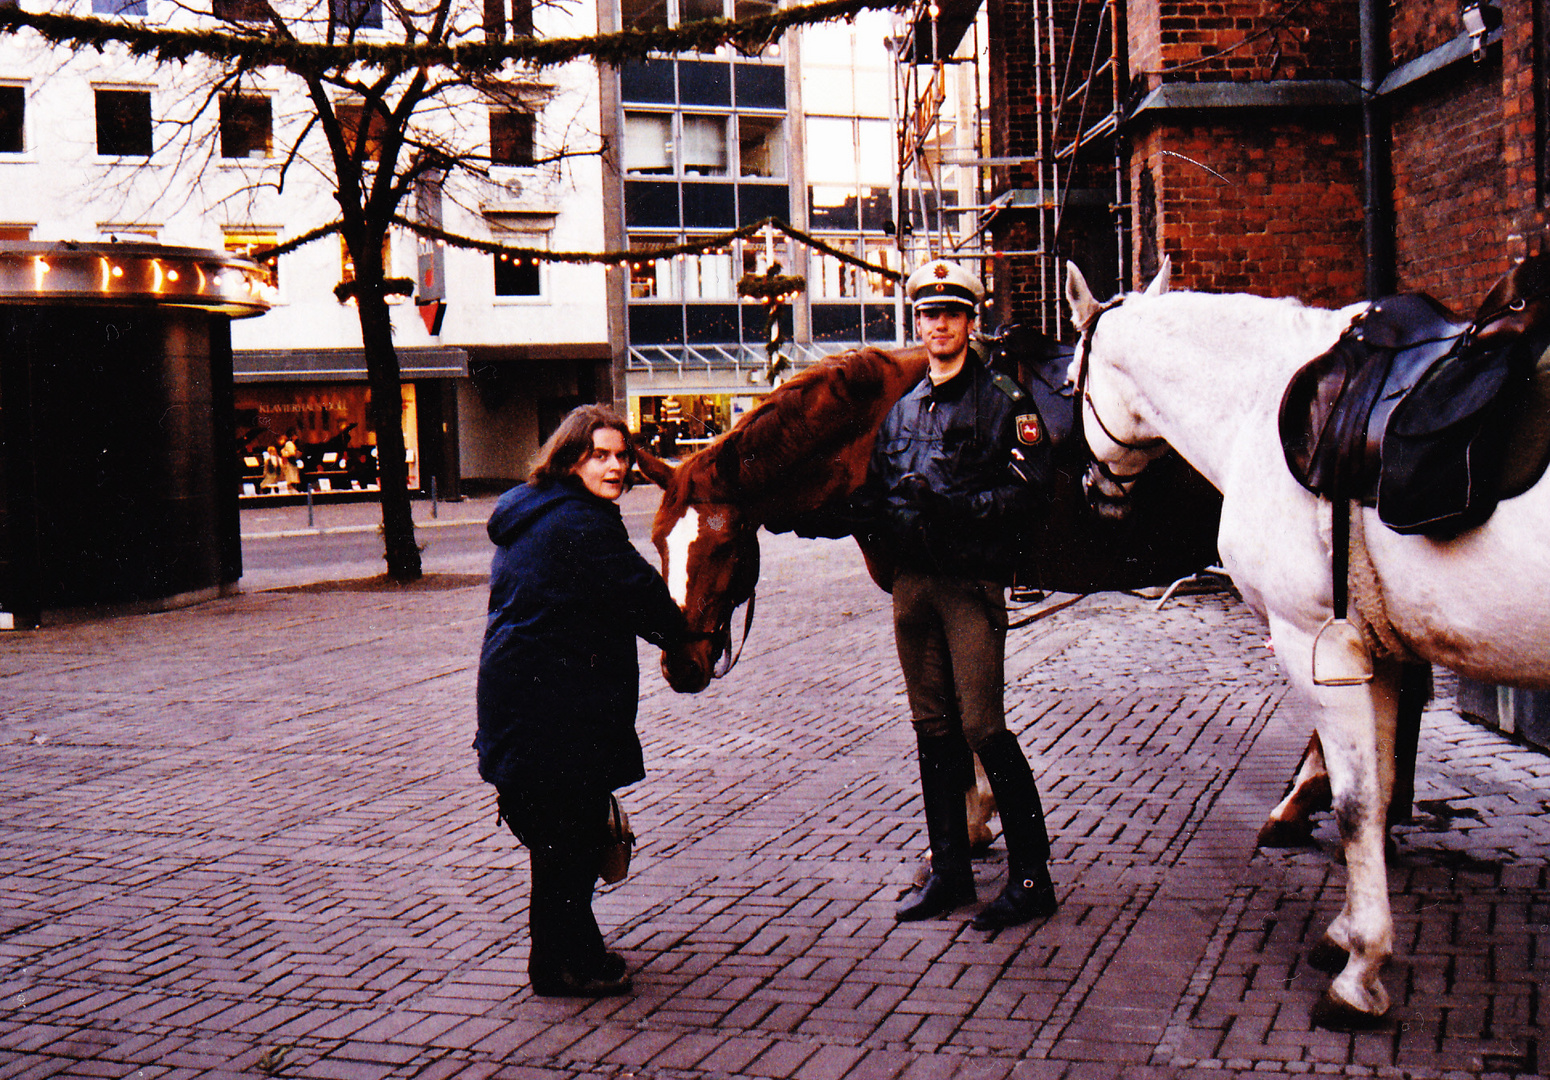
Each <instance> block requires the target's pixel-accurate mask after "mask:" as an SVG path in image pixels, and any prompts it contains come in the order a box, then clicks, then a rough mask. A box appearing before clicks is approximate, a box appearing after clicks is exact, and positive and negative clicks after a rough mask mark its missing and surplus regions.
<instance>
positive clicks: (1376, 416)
mask: <svg viewBox="0 0 1550 1080" xmlns="http://www.w3.org/2000/svg"><path fill="white" fill-rule="evenodd" d="M1547 298H1550V256H1543V255H1541V256H1535V257H1533V258H1531V259H1527V260H1525V261H1524V262H1522V263H1520V264H1519V265H1518V266H1517V267H1516V268H1514V270H1513V271H1512V272H1511V273H1509V274H1508V275H1507V276H1506V277H1505V278H1503V279H1502V281H1501V282H1500V283H1498V284H1497V286H1496V287H1495V288H1494V289H1492V290H1491V293H1490V294H1489V295H1488V296H1487V297H1486V300H1485V301H1484V302H1483V303H1482V304H1481V307H1480V311H1479V313H1478V314H1477V315H1476V317H1475V319H1474V320H1473V321H1472V322H1467V323H1466V322H1463V321H1461V320H1459V319H1458V318H1456V317H1455V316H1454V315H1453V314H1452V313H1450V312H1449V311H1448V310H1447V309H1446V308H1445V307H1443V306H1442V305H1441V304H1439V303H1438V302H1437V301H1435V300H1433V299H1432V298H1431V297H1430V296H1427V295H1425V294H1424V293H1408V294H1404V295H1400V296H1391V297H1387V298H1385V299H1383V300H1379V301H1377V302H1375V303H1374V304H1372V306H1371V307H1369V308H1368V309H1367V310H1366V311H1364V312H1362V313H1361V314H1360V315H1358V316H1357V317H1356V318H1355V319H1353V320H1352V322H1351V325H1350V326H1349V327H1347V329H1346V330H1345V332H1344V333H1343V334H1341V336H1340V340H1339V341H1337V342H1336V343H1335V345H1334V346H1333V347H1332V348H1331V349H1330V350H1329V351H1328V352H1326V353H1324V354H1323V355H1322V356H1320V357H1318V358H1316V359H1314V360H1313V361H1311V362H1310V363H1308V364H1307V365H1305V366H1304V367H1303V368H1302V369H1301V370H1299V371H1298V372H1297V374H1296V375H1294V376H1293V377H1292V380H1291V382H1290V383H1289V384H1288V385H1287V388H1286V391H1285V393H1284V394H1283V395H1282V399H1281V409H1280V416H1279V424H1280V435H1281V446H1282V450H1283V452H1284V453H1285V456H1286V463H1287V466H1288V467H1289V468H1290V469H1291V471H1292V475H1294V476H1295V477H1296V478H1297V480H1298V482H1299V483H1301V484H1302V485H1303V487H1305V488H1307V489H1308V490H1309V491H1312V492H1314V493H1315V494H1318V495H1322V496H1325V497H1327V498H1329V499H1331V500H1337V501H1350V500H1355V501H1359V502H1361V503H1362V504H1363V505H1366V506H1375V507H1377V509H1378V516H1379V518H1380V519H1381V520H1382V521H1383V523H1384V524H1385V525H1387V526H1388V527H1389V528H1391V529H1394V530H1395V531H1396V532H1401V533H1422V534H1425V535H1428V536H1439V537H1445V536H1452V535H1455V534H1457V533H1459V532H1462V531H1463V530H1465V529H1469V528H1472V527H1474V526H1476V525H1479V524H1480V523H1482V522H1483V521H1485V520H1486V519H1487V518H1489V517H1490V515H1491V513H1492V511H1494V510H1495V508H1496V504H1497V503H1498V502H1499V501H1500V500H1501V499H1504V498H1510V497H1512V496H1513V495H1517V494H1521V493H1522V492H1523V491H1526V490H1527V489H1528V488H1529V487H1532V486H1533V484H1534V483H1535V482H1537V481H1538V479H1539V477H1540V476H1541V475H1542V474H1543V472H1544V470H1545V465H1546V462H1547V460H1550V372H1547V373H1546V374H1545V375H1543V376H1541V375H1540V374H1539V371H1538V369H1539V368H1540V366H1541V361H1544V362H1545V364H1544V366H1546V367H1550V356H1547V355H1546V347H1547V346H1550V318H1547V317H1546V316H1550V299H1547ZM1541 384H1543V385H1541ZM1536 401H1537V402H1538V404H1537V405H1536V404H1535V402H1536Z"/></svg>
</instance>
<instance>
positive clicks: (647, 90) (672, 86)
mask: <svg viewBox="0 0 1550 1080" xmlns="http://www.w3.org/2000/svg"><path fill="white" fill-rule="evenodd" d="M773 6H774V5H773V4H771V3H744V2H742V0H622V3H621V11H620V15H621V24H622V25H623V26H625V27H640V28H643V29H649V28H652V27H659V26H672V25H677V24H679V23H681V22H688V21H692V20H695V19H704V18H713V17H721V16H734V15H735V16H747V15H751V14H757V13H759V12H761V11H768V10H771V9H772V8H773ZM619 85H620V99H621V107H622V112H623V117H622V121H623V123H622V125H621V128H620V130H621V131H622V132H623V147H622V153H621V163H622V168H623V172H624V218H625V227H626V229H627V230H628V234H629V245H630V250H631V251H632V252H636V253H638V258H637V259H636V260H635V261H633V262H632V263H631V266H630V288H629V299H628V311H629V329H628V332H629V341H630V344H631V346H633V347H636V348H638V349H639V348H645V347H668V348H680V347H682V346H685V345H688V346H709V345H722V346H733V347H736V346H740V345H741V344H742V343H744V342H748V343H751V344H752V345H753V346H755V347H762V343H763V330H764V312H763V309H762V307H760V306H759V305H758V304H754V303H749V304H744V303H742V302H741V301H740V299H739V297H738V295H737V281H738V278H739V277H740V276H741V275H742V274H744V273H747V272H755V273H757V272H759V271H761V270H762V269H764V265H765V259H764V246H763V244H762V243H752V244H741V243H739V244H732V245H724V246H722V247H719V248H717V249H715V250H711V251H706V252H704V253H703V254H693V255H674V256H669V257H657V256H654V255H653V252H654V251H656V250H658V249H661V248H670V247H673V246H676V245H681V244H693V243H699V242H702V241H703V240H705V239H706V238H707V237H709V236H712V235H714V234H716V233H719V232H722V231H726V230H730V229H734V228H737V227H739V226H741V225H746V224H751V223H753V222H756V221H759V220H760V219H762V218H766V217H776V218H779V219H781V220H783V221H790V220H791V194H790V190H789V187H788V183H789V181H788V177H789V163H788V139H789V136H788V132H789V125H790V122H789V120H788V118H787V115H786V71H785V63H784V59H783V57H782V56H781V55H780V52H779V49H778V47H777V46H771V47H770V48H769V49H767V50H766V52H765V54H764V55H763V56H760V57H757V58H753V59H749V58H746V57H743V56H741V55H734V54H733V53H731V52H730V51H728V52H725V54H723V53H721V52H718V53H715V54H707V55H700V56H696V57H692V58H683V59H650V60H646V61H643V62H639V63H632V64H627V65H625V66H624V67H623V68H621V70H620V73H619ZM781 246H782V248H784V244H782V245H781ZM781 254H782V255H783V254H784V252H782V253H781ZM777 257H780V255H777ZM787 265H788V266H789V261H787Z"/></svg>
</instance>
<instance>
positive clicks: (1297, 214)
mask: <svg viewBox="0 0 1550 1080" xmlns="http://www.w3.org/2000/svg"><path fill="white" fill-rule="evenodd" d="M989 14H990V27H991V36H992V45H991V48H990V50H989V52H990V64H991V103H992V109H991V121H990V123H991V152H992V154H994V155H997V156H998V159H999V160H1017V159H1019V158H1028V159H1036V160H1030V161H1029V163H1028V164H1026V165H1010V166H1006V167H1003V168H1002V169H1000V170H999V171H998V173H997V176H996V188H997V191H998V193H999V194H1000V197H1001V201H1002V203H1003V205H1004V206H1005V207H1006V210H1005V212H1004V213H1001V214H999V215H998V216H997V217H996V219H995V221H994V222H993V224H992V229H993V232H994V237H995V244H996V247H997V248H998V249H1000V250H1030V249H1032V248H1033V247H1034V246H1035V245H1038V244H1041V243H1042V244H1044V245H1045V248H1044V250H1048V251H1049V252H1050V253H1051V254H1052V255H1053V256H1058V257H1064V258H1074V259H1076V260H1077V262H1078V263H1079V264H1080V265H1081V266H1082V267H1083V269H1084V271H1088V274H1089V278H1090V279H1092V278H1095V277H1096V278H1099V279H1102V278H1107V279H1108V282H1107V283H1108V286H1109V287H1110V288H1115V287H1120V286H1123V287H1136V286H1138V285H1140V284H1144V283H1145V281H1146V280H1147V279H1148V278H1149V277H1150V275H1151V274H1152V273H1153V272H1155V270H1156V267H1157V265H1158V263H1159V260H1160V258H1161V256H1162V255H1164V254H1166V255H1168V256H1170V257H1171V258H1172V261H1173V267H1174V281H1175V283H1176V284H1177V285H1178V286H1180V287H1185V288H1197V289H1206V290H1212V291H1236V290H1242V291H1249V292H1255V293H1261V294H1265V295H1294V296H1298V297H1301V298H1302V299H1304V300H1306V301H1308V302H1310V303H1317V304H1324V305H1336V304H1342V303H1347V302H1350V301H1353V300H1358V299H1361V298H1362V297H1364V296H1365V295H1367V293H1368V291H1369V290H1370V289H1371V290H1375V291H1377V292H1379V293H1382V292H1389V291H1394V290H1395V289H1424V290H1426V291H1429V292H1431V293H1432V294H1433V295H1435V296H1436V297H1438V298H1439V299H1441V300H1442V301H1444V302H1445V303H1447V304H1449V305H1451V306H1453V307H1455V308H1457V309H1460V310H1468V309H1472V308H1473V306H1474V304H1475V303H1476V302H1477V301H1478V300H1479V299H1480V298H1481V297H1482V296H1483V294H1484V293H1485V291H1486V290H1487V289H1488V288H1489V286H1490V285H1491V283H1492V282H1494V281H1495V279H1496V278H1497V277H1499V276H1500V275H1501V274H1502V273H1503V272H1504V271H1505V270H1506V269H1507V268H1508V266H1510V265H1511V262H1512V260H1513V259H1514V258H1515V257H1518V256H1521V255H1523V254H1525V253H1526V252H1527V251H1528V250H1529V249H1530V247H1531V246H1532V247H1533V249H1535V250H1537V249H1538V247H1539V245H1540V242H1541V238H1542V235H1543V232H1544V229H1545V226H1546V194H1547V188H1546V180H1547V159H1546V127H1547V119H1546V113H1547V101H1546V98H1547V89H1546V81H1547V66H1546V53H1547V49H1546V33H1547V27H1550V0H1502V3H1501V6H1500V8H1499V9H1498V8H1494V7H1490V8H1487V9H1486V10H1485V11H1484V12H1483V13H1482V14H1480V16H1479V18H1480V20H1481V21H1480V22H1478V23H1474V24H1473V26H1474V28H1475V30H1476V31H1477V32H1476V34H1475V35H1474V36H1473V37H1472V36H1471V34H1470V28H1471V23H1470V22H1469V19H1468V17H1466V15H1465V14H1464V13H1462V12H1461V10H1460V7H1459V6H1458V5H1457V3H1456V2H1454V0H1448V2H1441V0H1394V2H1392V3H1390V4H1387V5H1385V4H1383V3H1381V2H1379V0H1370V4H1369V3H1364V2H1363V0H1128V3H1127V2H1125V0H1114V3H1112V4H1109V5H1103V4H1100V3H1095V2H1093V0H1086V2H1084V3H1082V4H1081V5H1078V4H1077V3H1075V2H1074V0H991V5H990V13H989ZM1034 27H1036V28H1037V29H1038V30H1039V32H1038V33H1034V32H1032V31H1031V28H1034ZM1369 28H1370V29H1369ZM1482 29H1483V31H1484V32H1483V33H1481V32H1480V31H1481V30H1482ZM1364 38H1365V39H1366V40H1365V44H1366V45H1367V61H1366V63H1365V64H1364V55H1363V54H1364ZM1105 65H1107V66H1105ZM1053 86H1059V87H1060V90H1059V91H1058V92H1055V91H1053V90H1052V89H1051V88H1052V87H1053ZM1062 102H1063V104H1062ZM1110 103H1112V104H1110ZM1104 110H1110V111H1111V112H1112V119H1111V122H1110V123H1109V124H1108V127H1109V128H1110V129H1111V130H1103V127H1104V124H1103V115H1102V114H1103V112H1104ZM1057 113H1058V114H1059V115H1058V116H1057ZM1041 122H1042V124H1043V126H1044V140H1043V141H1044V146H1043V147H1042V148H1041V147H1040V146H1039V145H1038V135H1039V132H1038V130H1037V129H1038V128H1039V124H1040V123H1041ZM1050 146H1054V147H1056V148H1057V149H1056V151H1055V152H1056V153H1064V154H1065V157H1064V158H1063V159H1061V164H1063V166H1064V168H1063V169H1061V170H1059V175H1058V176H1055V177H1052V174H1051V171H1050V169H1049V167H1048V161H1049V158H1050V156H1051V155H1050V151H1049V149H1048V147H1050ZM1041 192H1053V193H1054V198H1041V195H1040V193H1041ZM1106 194H1108V197H1107V198H1106V197H1105V195H1106ZM1039 207H1043V208H1046V209H1047V210H1048V213H1049V215H1050V216H1049V218H1047V219H1045V220H1042V221H1041V220H1040V218H1039V216H1038V208H1039ZM1056 214H1058V215H1059V218H1060V220H1059V223H1058V227H1057V228H1052V227H1051V221H1052V220H1053V217H1054V215H1056ZM1041 226H1042V227H1043V230H1044V234H1045V235H1044V236H1043V237H1042V239H1041V238H1040V236H1038V235H1037V234H1038V232H1039V229H1040V227H1041ZM1116 241H1117V242H1116ZM1040 261H1041V260H1038V259H1028V258H1007V259H1004V260H1001V261H1000V262H999V263H998V264H997V271H998V273H997V281H998V284H999V286H1000V289H999V291H1000V292H1001V302H1002V304H1003V305H1004V310H1003V312H1002V314H1003V317H1008V316H1009V317H1014V318H1020V319H1022V320H1023V321H1030V320H1033V319H1034V316H1033V311H1034V309H1035V307H1036V306H1037V305H1038V304H1041V303H1043V304H1045V305H1047V304H1048V302H1049V301H1048V297H1047V290H1048V287H1049V282H1048V279H1049V278H1050V277H1051V276H1052V275H1051V274H1050V273H1049V266H1048V265H1046V266H1044V267H1042V268H1041V267H1040V266H1039V265H1038V263H1039V262H1040ZM1050 265H1053V262H1052V261H1051V262H1050ZM1093 268H1097V270H1098V273H1097V274H1094V273H1092V269H1093ZM1100 287H1101V286H1100Z"/></svg>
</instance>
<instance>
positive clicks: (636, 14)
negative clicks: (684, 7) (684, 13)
mask: <svg viewBox="0 0 1550 1080" xmlns="http://www.w3.org/2000/svg"><path fill="white" fill-rule="evenodd" d="M619 21H620V24H621V25H622V26H623V27H624V29H626V30H662V29H665V28H666V27H667V0H620V3H619Z"/></svg>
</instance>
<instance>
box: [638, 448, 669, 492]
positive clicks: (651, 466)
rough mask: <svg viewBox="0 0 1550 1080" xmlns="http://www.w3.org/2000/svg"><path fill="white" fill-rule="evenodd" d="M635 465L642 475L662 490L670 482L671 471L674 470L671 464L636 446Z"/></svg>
mask: <svg viewBox="0 0 1550 1080" xmlns="http://www.w3.org/2000/svg"><path fill="white" fill-rule="evenodd" d="M635 466H636V468H638V469H640V471H641V475H642V476H644V477H645V478H646V479H647V480H650V481H651V482H652V483H653V484H655V485H657V487H659V488H662V489H664V490H666V488H667V485H668V484H669V483H671V482H672V479H673V473H674V472H675V471H676V470H675V469H674V468H673V466H671V465H669V464H668V463H667V462H665V461H663V460H662V459H661V458H659V457H657V456H656V455H655V454H653V453H652V452H651V451H650V450H647V449H645V448H644V447H638V448H636V451H635Z"/></svg>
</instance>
